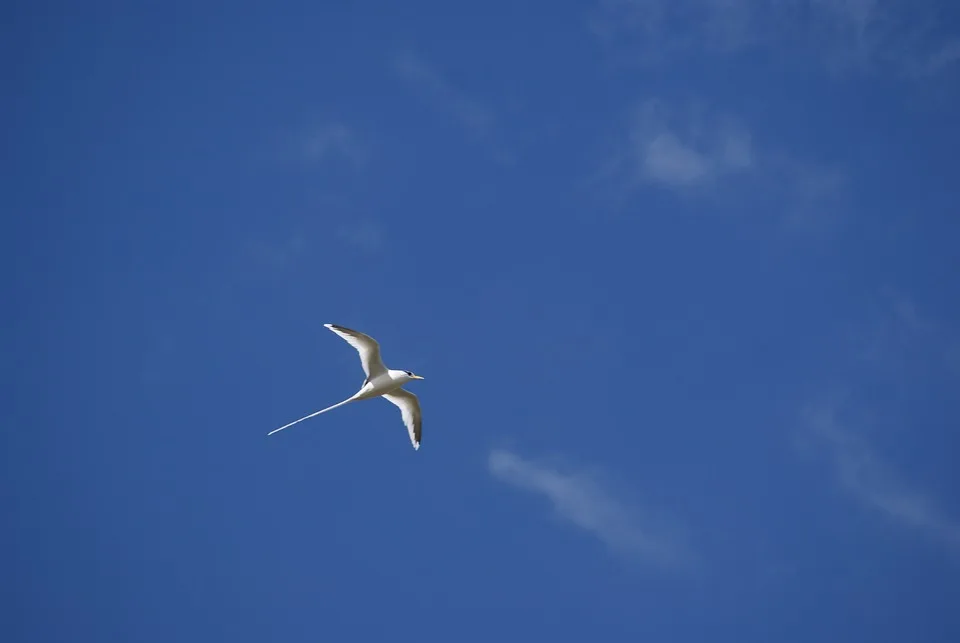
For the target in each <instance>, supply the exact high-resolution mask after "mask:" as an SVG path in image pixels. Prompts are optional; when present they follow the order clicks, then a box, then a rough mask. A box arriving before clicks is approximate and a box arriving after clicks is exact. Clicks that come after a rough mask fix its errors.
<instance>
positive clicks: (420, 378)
mask: <svg viewBox="0 0 960 643" xmlns="http://www.w3.org/2000/svg"><path fill="white" fill-rule="evenodd" d="M413 379H415V380H422V379H423V378H422V377H420V376H419V375H414V376H413Z"/></svg>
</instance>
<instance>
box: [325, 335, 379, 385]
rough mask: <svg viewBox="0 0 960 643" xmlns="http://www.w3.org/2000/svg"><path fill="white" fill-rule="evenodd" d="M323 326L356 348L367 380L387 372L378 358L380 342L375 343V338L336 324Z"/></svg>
mask: <svg viewBox="0 0 960 643" xmlns="http://www.w3.org/2000/svg"><path fill="white" fill-rule="evenodd" d="M324 326H326V327H327V328H329V329H330V330H332V331H333V332H335V333H336V334H337V335H339V336H340V337H342V338H343V339H344V340H346V342H347V343H348V344H350V345H351V346H353V347H354V348H356V349H357V352H358V353H360V363H361V364H362V365H363V372H364V373H366V374H367V379H368V380H370V379H373V378H374V377H376V376H377V375H382V374H383V373H386V372H387V367H386V366H384V365H383V362H382V361H381V359H380V344H378V343H377V340H375V339H374V338H372V337H370V336H369V335H364V334H363V333H361V332H358V331H355V330H350V329H349V328H344V327H343V326H337V325H336V324H324Z"/></svg>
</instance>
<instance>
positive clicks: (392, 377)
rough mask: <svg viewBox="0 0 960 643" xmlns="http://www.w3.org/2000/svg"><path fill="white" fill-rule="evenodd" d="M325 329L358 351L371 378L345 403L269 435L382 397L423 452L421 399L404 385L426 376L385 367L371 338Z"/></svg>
mask: <svg viewBox="0 0 960 643" xmlns="http://www.w3.org/2000/svg"><path fill="white" fill-rule="evenodd" d="M324 327H326V328H328V329H330V330H331V331H333V332H334V333H336V334H337V335H339V336H340V337H341V338H342V339H344V340H345V341H346V342H347V343H348V344H350V345H351V346H353V347H354V348H355V349H357V353H359V354H360V364H361V365H362V366H363V372H364V373H365V374H366V375H367V377H366V379H365V380H363V384H361V385H360V390H359V391H357V392H356V393H354V394H353V395H352V396H350V397H348V398H347V399H345V400H344V401H342V402H338V403H337V404H334V405H333V406H328V407H327V408H325V409H321V410H319V411H317V412H315V413H311V414H310V415H307V416H304V417H302V418H300V419H299V420H296V421H295V422H291V423H290V424H285V425H283V426H281V427H280V428H279V429H274V430H273V431H271V432H270V433H268V434H267V435H268V436H269V435H273V434H274V433H276V432H277V431H282V430H284V429H286V428H288V427H291V426H293V425H294V424H298V423H300V422H303V421H304V420H309V419H310V418H312V417H314V416H316V415H320V414H321V413H326V412H327V411H332V410H333V409H335V408H337V407H340V406H343V405H345V404H349V403H350V402H357V401H359V400H369V399H371V398H374V397H382V398H383V399H385V400H387V401H388V402H390V403H391V404H393V405H395V406H397V407H399V409H400V417H401V418H402V419H403V423H404V424H405V425H406V427H407V433H409V434H410V443H411V444H413V448H414V449H415V450H419V449H420V433H421V431H420V425H421V418H420V400H419V399H418V398H417V396H416V395H414V394H413V393H411V392H410V391H407V390H405V389H403V385H404V384H406V383H408V382H412V381H414V380H422V379H423V377H421V376H419V375H417V374H415V373H413V372H411V371H398V370H394V369H389V368H387V367H386V366H384V364H383V360H382V359H380V344H378V343H377V340H375V339H374V338H372V337H370V336H369V335H364V334H363V333H361V332H359V331H356V330H351V329H349V328H345V327H343V326H337V325H336V324H324Z"/></svg>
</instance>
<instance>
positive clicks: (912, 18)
mask: <svg viewBox="0 0 960 643" xmlns="http://www.w3.org/2000/svg"><path fill="white" fill-rule="evenodd" d="M938 9H939V8H938V6H937V3H936V2H934V1H933V0H913V1H911V0H792V1H787V2H782V1H761V0H698V1H696V2H675V1H672V0H600V1H599V2H598V4H597V6H596V10H595V11H594V12H593V13H592V15H591V17H590V20H589V27H590V29H591V30H592V31H593V33H595V34H596V35H597V36H598V37H600V38H601V40H602V41H603V42H605V43H607V44H608V45H610V46H611V47H613V48H614V50H615V51H617V52H620V55H621V56H623V57H625V58H627V59H629V60H632V61H634V62H636V63H640V64H661V63H664V62H669V61H671V60H673V59H676V58H681V57H690V56H705V55H709V56H715V55H735V54H738V53H743V52H755V51H758V50H763V51H765V52H768V53H779V54H781V55H783V56H787V57H789V56H791V55H794V54H799V55H798V56H797V58H798V59H800V58H803V59H808V58H810V54H813V58H814V59H816V60H819V61H820V62H821V63H822V64H823V65H825V66H826V67H828V68H830V69H832V70H834V71H849V70H853V69H860V70H892V71H895V72H897V73H901V74H905V75H917V74H918V73H926V74H929V73H933V72H936V71H940V70H942V69H944V68H945V67H946V66H947V65H949V64H952V63H954V62H955V61H956V60H957V59H958V56H957V55H955V54H954V53H953V50H952V49H951V43H953V42H956V34H953V35H952V36H951V35H949V34H948V35H945V34H943V33H941V30H940V28H939V27H938V23H939V22H940V21H939V20H938Z"/></svg>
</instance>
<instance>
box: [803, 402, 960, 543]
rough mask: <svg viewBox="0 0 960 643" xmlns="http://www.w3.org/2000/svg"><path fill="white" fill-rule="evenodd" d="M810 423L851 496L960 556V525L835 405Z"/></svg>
mask: <svg viewBox="0 0 960 643" xmlns="http://www.w3.org/2000/svg"><path fill="white" fill-rule="evenodd" d="M806 420H807V426H808V428H809V429H810V431H811V433H812V435H813V436H815V437H816V438H818V439H819V440H820V442H821V444H822V445H823V446H824V447H825V448H826V452H827V455H828V456H829V458H830V460H831V462H832V465H833V469H834V473H835V475H836V478H837V481H838V482H839V483H840V485H841V486H842V488H843V489H844V490H845V491H846V492H847V493H849V494H850V495H851V497H853V498H854V499H856V500H857V501H859V502H860V503H862V504H864V505H865V506H867V507H869V508H871V509H873V510H875V511H878V512H880V513H881V514H883V515H885V516H886V517H887V518H888V519H890V520H891V521H893V522H895V523H897V524H900V525H902V526H904V527H909V528H912V529H916V530H919V531H922V532H924V533H926V534H928V535H929V536H931V537H933V538H934V539H935V540H936V541H938V542H939V543H941V544H942V545H944V546H946V547H948V548H949V549H951V550H953V551H956V552H960V523H957V522H956V521H955V520H952V519H950V518H949V517H947V516H946V515H945V514H944V513H943V512H942V511H941V509H940V508H938V507H937V505H936V503H935V502H934V500H933V499H932V498H931V497H930V496H929V495H928V494H925V493H923V492H921V491H919V490H917V489H914V488H912V487H911V486H910V485H908V484H907V483H906V482H904V481H903V480H902V478H901V477H900V476H899V475H898V474H897V473H896V472H895V471H894V470H893V469H892V467H891V466H890V465H889V464H888V463H887V462H885V461H884V460H883V459H881V458H880V456H879V455H878V454H877V453H876V452H875V451H874V450H873V449H872V448H871V447H870V445H869V444H868V443H867V442H866V441H865V440H864V439H863V438H861V437H859V436H858V435H856V434H854V433H853V432H852V431H850V430H849V429H848V428H847V427H846V426H844V424H843V423H842V422H841V421H840V420H839V419H838V410H837V408H836V407H835V406H834V405H829V404H826V405H820V406H816V407H811V408H810V409H808V410H807V412H806Z"/></svg>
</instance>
